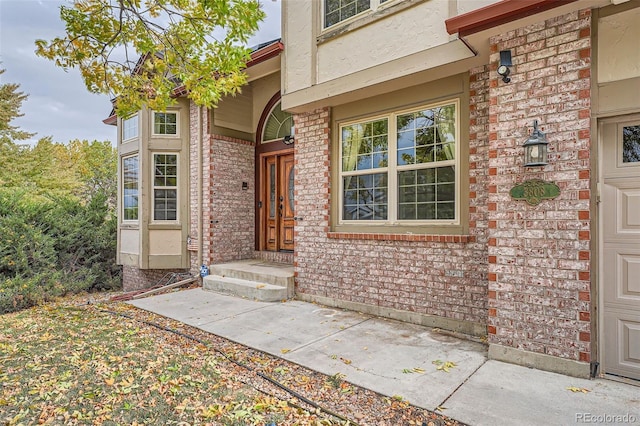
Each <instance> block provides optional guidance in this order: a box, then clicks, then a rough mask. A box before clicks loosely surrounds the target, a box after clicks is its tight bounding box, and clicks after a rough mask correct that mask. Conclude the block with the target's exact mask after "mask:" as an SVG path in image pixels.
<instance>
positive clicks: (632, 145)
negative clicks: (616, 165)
mask: <svg viewBox="0 0 640 426" xmlns="http://www.w3.org/2000/svg"><path fill="white" fill-rule="evenodd" d="M622 162H623V163H637V162H640V125H638V126H625V127H623V128H622Z"/></svg>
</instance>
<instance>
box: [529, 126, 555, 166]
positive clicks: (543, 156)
mask: <svg viewBox="0 0 640 426" xmlns="http://www.w3.org/2000/svg"><path fill="white" fill-rule="evenodd" d="M548 144H549V143H548V142H547V138H546V137H545V135H544V133H542V132H541V131H540V130H538V120H534V122H533V132H532V133H531V135H530V136H529V137H528V138H527V140H526V141H525V142H524V166H525V167H535V166H545V165H546V164H547V145H548Z"/></svg>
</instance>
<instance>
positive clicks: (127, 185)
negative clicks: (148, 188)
mask: <svg viewBox="0 0 640 426" xmlns="http://www.w3.org/2000/svg"><path fill="white" fill-rule="evenodd" d="M139 173H140V170H139V168H138V155H132V156H130V157H124V158H123V159H122V220H123V221H128V220H131V221H133V220H138V175H139Z"/></svg>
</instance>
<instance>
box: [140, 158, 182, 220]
mask: <svg viewBox="0 0 640 426" xmlns="http://www.w3.org/2000/svg"><path fill="white" fill-rule="evenodd" d="M156 155H175V156H176V186H156V179H155V178H156ZM151 164H152V166H151V222H152V223H177V222H180V154H178V153H177V152H159V151H154V152H152V153H151ZM174 188H175V190H176V218H175V219H156V189H174ZM138 216H139V215H138Z"/></svg>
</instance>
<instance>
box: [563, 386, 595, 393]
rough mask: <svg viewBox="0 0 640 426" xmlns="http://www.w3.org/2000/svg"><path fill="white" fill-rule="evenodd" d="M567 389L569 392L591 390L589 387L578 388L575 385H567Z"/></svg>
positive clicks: (586, 391)
mask: <svg viewBox="0 0 640 426" xmlns="http://www.w3.org/2000/svg"><path fill="white" fill-rule="evenodd" d="M567 390H570V391H571V392H582V393H588V392H591V391H590V390H589V389H585V388H578V387H575V386H569V387H568V388H567Z"/></svg>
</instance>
